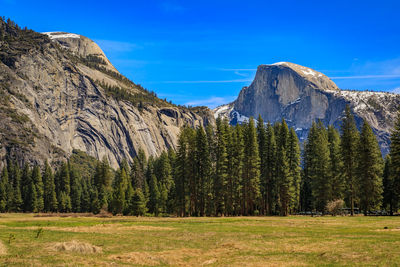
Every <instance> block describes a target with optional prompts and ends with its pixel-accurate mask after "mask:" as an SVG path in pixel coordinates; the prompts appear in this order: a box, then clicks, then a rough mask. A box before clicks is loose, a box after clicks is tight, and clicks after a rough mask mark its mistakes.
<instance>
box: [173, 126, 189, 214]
mask: <svg viewBox="0 0 400 267" xmlns="http://www.w3.org/2000/svg"><path fill="white" fill-rule="evenodd" d="M186 129H187V128H182V129H181V132H180V134H179V139H178V152H177V156H176V163H175V164H176V165H175V166H176V171H175V192H176V205H177V207H176V209H177V214H178V216H186V215H187V213H186V190H187V185H188V182H187V173H188V171H187V169H188V168H187V165H186V162H187V153H188V141H187V136H186V132H187V131H186Z"/></svg>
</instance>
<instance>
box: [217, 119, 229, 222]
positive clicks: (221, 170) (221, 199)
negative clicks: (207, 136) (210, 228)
mask: <svg viewBox="0 0 400 267" xmlns="http://www.w3.org/2000/svg"><path fill="white" fill-rule="evenodd" d="M224 124H225V123H224V121H223V120H221V119H220V118H218V119H217V122H216V135H215V137H216V140H215V157H216V165H215V168H216V169H215V176H214V205H215V215H223V214H224V213H225V194H224V193H225V191H224V190H225V186H226V182H227V181H226V179H227V175H228V170H227V167H228V165H227V164H228V154H227V151H226V149H227V140H226V139H227V133H226V127H225V125H224Z"/></svg>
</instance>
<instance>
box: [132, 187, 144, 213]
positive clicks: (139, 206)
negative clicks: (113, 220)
mask: <svg viewBox="0 0 400 267" xmlns="http://www.w3.org/2000/svg"><path fill="white" fill-rule="evenodd" d="M131 211H132V215H134V216H143V215H145V214H146V200H145V197H144V195H143V193H142V190H141V189H140V188H137V189H136V190H135V191H134V193H133V196H132V200H131Z"/></svg>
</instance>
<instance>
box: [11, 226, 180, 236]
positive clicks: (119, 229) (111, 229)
mask: <svg viewBox="0 0 400 267" xmlns="http://www.w3.org/2000/svg"><path fill="white" fill-rule="evenodd" d="M9 228H11V229H29V230H37V229H38V227H36V226H27V227H9ZM42 229H43V230H47V231H63V232H71V233H94V234H117V233H125V232H127V231H172V230H175V228H173V227H163V226H150V225H123V224H98V225H94V226H75V227H57V226H46V227H42Z"/></svg>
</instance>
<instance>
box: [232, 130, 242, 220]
mask: <svg viewBox="0 0 400 267" xmlns="http://www.w3.org/2000/svg"><path fill="white" fill-rule="evenodd" d="M242 129H243V127H242V126H241V125H239V124H237V125H236V126H235V127H234V131H233V132H232V150H233V151H232V152H233V153H232V170H231V175H232V194H233V201H232V205H233V207H232V210H233V215H241V214H242V213H241V212H242V201H241V199H242V184H243V182H242V177H243V161H244V155H243V153H244V143H243V142H244V140H243V130H242Z"/></svg>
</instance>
